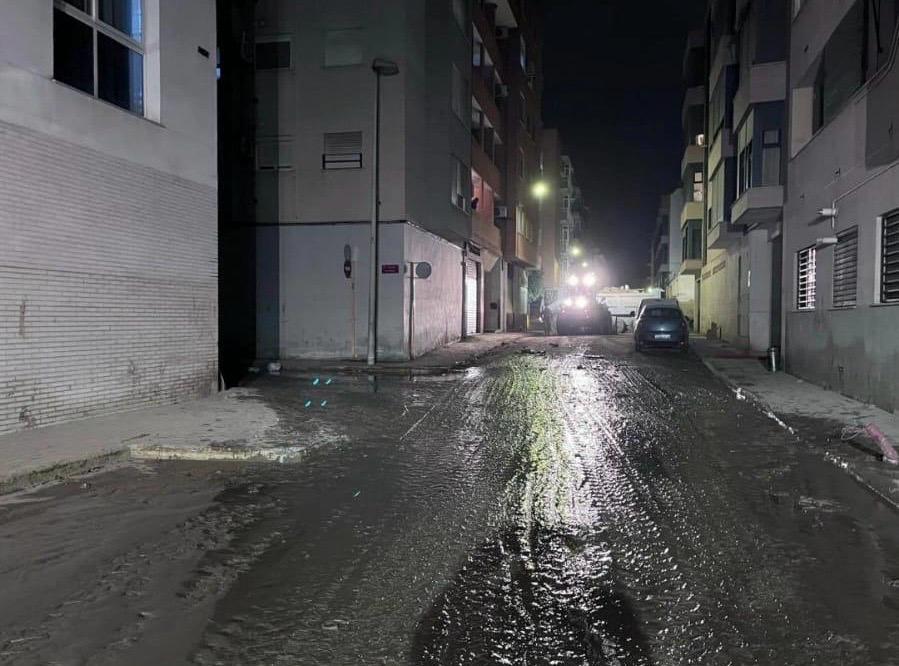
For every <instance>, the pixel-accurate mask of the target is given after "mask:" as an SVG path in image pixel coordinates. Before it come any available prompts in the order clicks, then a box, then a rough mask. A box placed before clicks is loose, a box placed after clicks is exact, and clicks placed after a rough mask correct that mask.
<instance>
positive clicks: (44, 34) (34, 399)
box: [0, 0, 219, 432]
mask: <svg viewBox="0 0 899 666" xmlns="http://www.w3.org/2000/svg"><path fill="white" fill-rule="evenodd" d="M215 46H216V43H215V4H214V1H213V0H192V1H191V2H180V1H178V0H117V1H112V2H102V3H100V2H96V1H95V0H68V1H63V0H56V1H55V2H54V1H53V0H44V1H42V2H38V1H36V0H21V1H19V0H16V1H15V2H13V1H9V2H3V3H0V238H2V239H3V240H2V242H0V322H2V323H0V432H7V431H13V430H17V429H21V428H28V427H35V426H42V425H47V424H52V423H57V422H60V421H63V420H67V419H76V418H82V417H86V416H92V415H99V414H106V413H111V412H117V411H122V410H127V409H133V408H138V407H143V406H147V405H153V404H159V403H164V402H170V401H174V400H177V399H179V398H185V397H188V396H198V395H203V394H208V393H209V392H210V391H213V390H216V388H217V385H218V377H219V372H218V357H217V326H218V321H217V247H216V182H217V175H216V123H215V117H216V98H215V55H214V54H215Z"/></svg>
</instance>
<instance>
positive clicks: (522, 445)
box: [34, 338, 899, 665]
mask: <svg viewBox="0 0 899 666" xmlns="http://www.w3.org/2000/svg"><path fill="white" fill-rule="evenodd" d="M526 346H527V347H528V348H517V349H512V350H509V351H507V352H506V353H504V354H502V355H498V356H496V357H494V358H492V360H489V361H487V362H485V363H484V364H483V365H482V366H479V367H477V368H473V369H471V370H469V371H468V372H466V373H460V374H456V375H451V376H448V377H432V378H419V379H417V380H415V381H409V380H403V379H382V380H380V381H379V382H378V384H377V385H376V386H373V385H371V384H369V383H368V382H367V381H365V380H341V381H338V382H336V383H335V384H334V385H333V386H329V387H327V388H323V389H322V390H321V392H320V393H318V394H317V395H321V396H323V399H327V400H328V404H329V409H328V410H319V411H317V412H314V413H311V412H309V411H308V409H307V408H305V407H304V405H305V402H306V400H307V398H306V396H305V393H306V392H308V391H307V388H306V387H305V386H304V382H306V381H307V380H304V379H291V378H288V377H282V378H266V379H263V380H261V381H260V384H259V387H260V389H261V390H263V391H264V392H265V394H266V395H267V396H269V397H270V398H272V399H273V400H275V401H276V402H277V404H280V405H281V406H282V412H283V415H284V417H285V421H286V422H287V423H288V425H289V426H290V427H291V429H292V433H293V434H292V435H291V437H292V438H296V439H298V440H300V441H301V442H302V441H303V439H304V438H306V437H312V436H314V434H315V433H320V432H325V433H327V437H326V438H325V439H326V442H327V443H326V444H324V445H322V446H321V447H320V448H319V449H318V450H317V451H315V452H314V453H312V454H310V456H309V457H308V458H307V460H306V461H304V462H303V463H302V464H300V465H291V466H283V467H252V468H247V469H244V470H242V471H241V472H239V473H237V475H236V477H235V478H234V479H233V480H232V486H233V487H232V488H231V489H230V490H228V491H226V492H225V493H224V494H223V495H222V496H221V497H220V498H219V502H220V504H222V505H223V506H224V507H228V506H233V507H241V506H250V505H252V506H254V507H257V515H256V519H255V520H254V521H245V522H244V523H242V525H244V524H245V526H244V527H242V528H241V529H240V530H239V531H238V533H237V536H236V538H235V539H234V540H233V541H232V542H229V545H228V547H227V551H228V553H230V554H232V555H233V554H234V553H237V554H240V553H252V556H249V555H248V556H246V557H244V558H243V561H244V565H243V566H242V568H241V572H240V573H239V575H234V576H231V577H230V578H228V579H227V581H228V582H227V585H225V586H224V587H223V588H222V596H221V598H220V599H219V600H218V602H217V604H216V606H215V610H214V612H213V613H212V618H211V620H210V621H209V622H208V623H207V625H206V629H205V631H204V633H203V636H202V637H201V638H198V639H196V640H192V641H191V642H190V644H189V645H186V646H185V654H189V657H188V661H189V663H195V664H238V663H239V664H378V663H382V664H399V663H416V664H445V665H451V664H452V665H455V664H516V665H517V664H526V665H535V664H752V663H758V664H889V663H896V661H897V658H896V657H895V655H896V654H897V648H899V584H897V583H896V581H897V580H899V557H897V554H899V550H897V547H896V546H897V531H896V526H897V520H899V517H897V516H896V515H895V514H893V513H892V512H890V511H889V510H887V509H886V508H884V506H883V505H882V504H880V503H879V502H877V501H876V500H875V499H873V498H872V497H870V496H868V495H867V494H866V493H865V492H864V491H862V490H861V489H860V488H859V487H858V486H856V485H855V484H854V483H853V482H852V481H851V480H850V479H849V478H848V477H847V476H845V475H844V474H843V473H842V472H841V471H839V470H838V469H836V468H835V467H834V466H833V465H831V464H830V463H827V462H825V461H824V459H823V457H822V456H820V454H819V453H816V452H814V451H812V450H811V449H810V448H809V447H808V446H807V445H805V444H801V443H798V442H796V441H795V438H794V437H793V436H791V435H790V434H789V433H787V432H786V431H784V430H783V429H781V428H780V427H779V426H778V425H777V424H776V423H774V422H773V421H772V420H770V419H768V418H766V417H765V415H764V414H762V413H761V412H759V411H758V410H757V409H756V408H755V407H754V406H753V405H751V404H750V403H748V402H746V401H739V400H737V399H736V398H735V397H734V396H733V394H732V393H731V392H730V391H728V390H727V389H726V388H725V387H724V386H723V385H721V384H720V383H718V382H717V381H716V380H715V379H713V378H712V377H711V376H710V375H709V374H708V373H707V372H706V371H705V370H704V368H703V367H702V365H701V364H700V363H699V362H698V361H697V360H696V359H695V358H692V357H683V356H680V355H669V354H659V355H647V356H635V355H633V354H632V353H631V351H630V344H629V341H628V340H626V339H624V338H606V339H592V340H588V339H578V338H571V339H567V340H566V339H549V340H542V339H539V338H538V339H532V340H529V341H528V342H527V343H526ZM531 352H534V353H531ZM375 388H376V389H377V390H374V389H375ZM310 417H311V418H310ZM294 443H296V442H295V441H290V442H285V444H286V445H290V444H294ZM260 498H262V499H260ZM260 543H263V544H265V547H264V548H259V547H258V544H260ZM254 545H256V546H257V547H256V548H255V550H254ZM226 555H227V554H223V552H221V551H213V552H210V553H208V554H207V555H206V556H205V557H204V560H203V561H202V562H201V563H200V564H199V566H198V570H199V571H204V570H209V568H210V566H211V563H214V562H221V561H222V560H223V559H227V557H226ZM34 663H39V662H38V661H35V662H34ZM123 663H124V662H123ZM135 663H136V662H135Z"/></svg>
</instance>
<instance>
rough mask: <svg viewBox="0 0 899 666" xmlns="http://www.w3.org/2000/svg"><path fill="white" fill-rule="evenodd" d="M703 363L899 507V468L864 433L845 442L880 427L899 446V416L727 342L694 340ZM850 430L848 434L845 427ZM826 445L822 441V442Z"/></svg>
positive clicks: (695, 347)
mask: <svg viewBox="0 0 899 666" xmlns="http://www.w3.org/2000/svg"><path fill="white" fill-rule="evenodd" d="M691 346H692V348H693V350H694V351H695V352H696V353H697V354H698V355H699V357H700V358H701V359H702V361H703V363H705V365H706V366H707V367H708V368H709V369H710V370H711V371H712V372H713V373H715V374H716V375H718V376H719V377H720V378H721V379H723V380H724V381H725V382H726V383H728V384H730V385H731V387H732V388H733V389H734V390H738V391H740V392H745V393H746V394H749V396H751V397H752V398H753V399H755V400H756V401H757V402H758V403H760V404H761V405H762V406H763V407H765V408H766V409H767V411H768V413H769V415H770V416H772V418H776V419H778V420H779V421H780V422H781V423H782V424H783V425H784V426H785V427H787V428H790V429H791V430H792V431H793V432H796V433H798V434H800V435H802V436H803V437H806V438H808V437H811V438H812V440H813V441H811V442H810V443H811V444H812V445H813V446H816V447H820V448H821V449H822V450H823V451H824V453H825V455H827V457H828V458H829V459H831V460H832V461H833V462H834V463H836V464H837V465H839V466H840V467H841V468H843V469H845V470H846V471H847V472H849V473H850V474H852V475H853V476H854V477H855V478H856V480H857V481H859V482H860V483H862V485H864V486H866V487H867V488H868V489H869V490H871V491H873V492H875V493H876V494H878V495H880V496H881V497H882V498H884V499H886V500H887V501H888V502H890V504H892V505H893V506H894V507H895V508H897V509H899V468H897V467H895V466H893V465H890V464H889V463H886V462H883V461H881V460H880V451H879V449H878V448H877V446H876V445H875V444H874V443H873V442H871V441H870V440H869V439H868V438H867V436H866V435H865V434H863V433H861V434H858V435H857V436H855V437H854V438H852V439H851V440H850V441H843V439H842V437H843V435H844V433H845V435H846V436H847V437H848V436H849V435H850V434H853V432H855V431H857V429H859V428H862V427H864V426H865V425H866V424H868V423H875V424H876V425H877V426H878V427H879V428H880V429H881V430H882V431H883V432H884V434H886V435H887V437H889V438H890V439H891V440H892V442H893V443H894V444H896V445H899V416H897V415H895V414H891V413H889V412H886V411H884V410H882V409H880V408H878V407H875V406H874V405H868V404H865V403H863V402H859V401H858V400H853V399H852V398H849V397H847V396H844V395H841V394H839V393H837V392H835V391H830V390H828V389H825V388H823V387H821V386H818V385H816V384H812V383H809V382H806V381H803V380H802V379H799V378H798V377H795V376H793V375H790V374H788V373H785V372H776V373H774V372H769V371H768V369H767V368H766V367H765V364H764V359H763V358H761V357H759V356H758V355H757V354H752V353H750V352H743V351H741V350H738V349H735V348H732V347H730V346H728V345H727V344H725V343H721V342H717V341H707V340H705V339H699V338H696V339H693V340H691ZM847 428H848V429H851V430H848V431H847V430H844V429H847ZM822 439H823V440H824V441H820V440H822Z"/></svg>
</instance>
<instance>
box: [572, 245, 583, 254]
mask: <svg viewBox="0 0 899 666" xmlns="http://www.w3.org/2000/svg"><path fill="white" fill-rule="evenodd" d="M571 256H572V257H579V256H581V248H580V247H579V246H577V245H572V246H571Z"/></svg>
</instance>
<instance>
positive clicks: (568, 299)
mask: <svg viewBox="0 0 899 666" xmlns="http://www.w3.org/2000/svg"><path fill="white" fill-rule="evenodd" d="M562 305H564V306H565V307H566V308H570V307H571V306H572V305H574V301H573V300H571V299H570V298H566V299H565V300H564V301H562Z"/></svg>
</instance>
